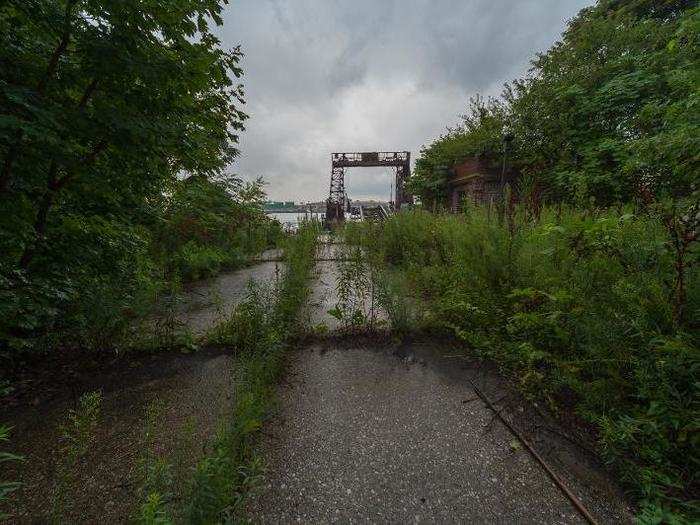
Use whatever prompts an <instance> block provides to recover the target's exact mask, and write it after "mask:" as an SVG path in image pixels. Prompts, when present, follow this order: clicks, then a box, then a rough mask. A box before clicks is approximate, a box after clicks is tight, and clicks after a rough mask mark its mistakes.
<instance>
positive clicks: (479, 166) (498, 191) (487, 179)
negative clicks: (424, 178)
mask: <svg viewBox="0 0 700 525" xmlns="http://www.w3.org/2000/svg"><path fill="white" fill-rule="evenodd" d="M514 178H515V174H514V173H513V172H507V173H506V174H505V177H504V178H503V180H504V183H508V182H512V181H513V180H514ZM504 186H505V184H504V185H501V173H500V170H498V169H493V168H491V167H489V166H488V165H487V164H486V163H485V162H483V161H481V160H479V159H476V158H472V159H467V160H465V161H464V162H462V163H461V164H458V165H456V166H455V167H454V168H453V169H452V171H451V173H450V177H449V179H448V190H449V191H448V202H447V206H448V208H449V209H450V210H451V211H452V212H458V211H461V209H462V205H463V202H464V201H465V200H468V201H470V202H473V203H476V204H490V203H492V202H497V201H498V200H499V199H501V197H502V195H503V190H504Z"/></svg>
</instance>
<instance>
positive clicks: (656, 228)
mask: <svg viewBox="0 0 700 525" xmlns="http://www.w3.org/2000/svg"><path fill="white" fill-rule="evenodd" d="M511 220H512V222H510V223H509V221H508V220H504V219H503V216H502V215H500V214H499V213H494V210H487V209H484V208H479V207H473V206H472V207H469V209H468V210H467V213H466V214H463V215H458V216H454V215H431V214H429V213H426V212H423V211H413V212H408V213H401V214H399V215H397V216H395V217H393V218H392V219H391V220H389V221H388V222H386V223H385V224H383V225H381V226H353V227H352V228H351V229H350V232H349V234H348V236H347V238H348V239H349V240H352V241H353V242H356V243H359V244H360V245H361V246H363V248H364V249H365V250H366V251H367V252H368V254H370V255H369V257H370V258H371V260H372V264H376V265H377V266H378V267H379V268H381V269H383V271H385V272H390V273H391V274H392V275H394V276H395V278H396V279H397V280H398V281H399V282H401V284H400V285H399V288H398V289H396V290H394V291H392V292H390V293H389V295H390V296H393V297H395V299H393V301H396V302H397V303H399V304H400V303H401V301H405V300H406V298H407V296H408V297H410V298H411V299H412V300H414V301H415V304H417V305H419V307H420V310H421V312H420V319H421V321H420V323H422V324H421V325H420V326H417V327H414V328H423V329H428V330H431V331H436V332H442V333H450V334H452V335H453V336H455V337H457V338H458V339H461V340H462V341H463V342H464V343H465V344H466V345H467V346H468V347H469V348H470V349H471V351H472V352H474V353H476V354H477V355H481V356H483V357H486V358H489V359H492V360H494V361H496V362H497V363H499V364H500V365H501V367H502V368H503V369H504V370H505V371H506V372H509V373H512V375H513V377H514V378H516V380H517V381H518V382H519V383H520V386H521V388H522V389H523V390H524V391H525V392H526V393H527V394H528V395H530V396H532V397H536V398H539V399H544V400H545V401H546V402H547V403H548V404H549V405H550V406H551V407H552V408H554V409H555V410H556V409H561V408H565V407H566V408H573V409H574V410H575V411H576V412H577V413H578V414H579V415H580V416H581V417H582V418H583V419H585V420H586V421H588V422H589V423H590V424H592V425H593V426H594V427H595V428H596V430H597V433H598V435H597V438H598V442H599V448H600V452H601V454H602V456H603V458H605V459H606V460H607V461H608V462H610V463H611V464H612V465H613V466H614V467H615V468H616V469H617V471H618V472H619V473H620V476H621V478H622V480H623V481H624V482H625V483H626V485H627V486H628V487H629V488H630V489H631V490H632V491H633V492H634V494H635V496H636V497H637V499H638V501H640V504H641V507H642V513H641V514H640V516H647V515H649V516H656V515H659V513H661V514H662V515H664V516H676V518H674V519H679V520H681V521H682V520H683V519H684V518H682V516H683V515H684V514H685V515H687V516H695V517H697V516H698V509H697V507H694V505H695V503H693V499H694V496H693V495H694V494H695V495H697V494H698V491H699V489H700V486H699V485H698V483H699V482H700V480H699V479H698V477H697V472H699V471H700V457H699V456H698V451H699V450H700V432H698V430H699V429H700V389H699V388H698V384H697V377H698V376H699V375H700V351H698V347H699V346H700V338H699V337H698V334H699V333H700V331H698V328H699V326H698V321H697V319H698V317H697V315H696V314H697V313H698V312H700V265H699V264H698V261H699V256H700V249H699V247H698V244H699V243H695V244H693V245H692V247H684V249H685V252H684V254H683V255H684V257H685V259H684V268H683V271H684V274H683V295H682V297H683V301H684V304H682V305H680V306H679V305H678V304H677V301H678V297H679V293H678V287H679V285H678V282H679V281H678V278H677V272H676V266H677V264H678V262H677V260H678V250H677V249H676V248H677V246H676V245H674V244H673V239H672V238H671V237H670V236H669V232H668V230H667V229H666V228H665V226H664V222H663V219H662V217H660V216H659V215H658V214H656V213H655V212H654V210H649V211H647V212H642V213H633V210H631V209H629V210H623V211H622V212H619V211H608V210H600V209H597V210H586V211H577V210H575V209H572V208H567V207H558V208H547V207H544V208H543V209H541V210H540V212H539V214H538V216H537V217H535V216H533V215H532V214H528V213H527V210H526V209H523V208H518V209H515V210H513V216H512V218H511ZM400 296H403V298H401V297H400ZM391 301H392V299H390V300H388V301H387V300H386V299H385V300H384V303H385V304H389V305H391ZM678 312H686V315H685V317H684V318H680V317H679V314H678Z"/></svg>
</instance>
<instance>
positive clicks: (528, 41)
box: [219, 0, 593, 200]
mask: <svg viewBox="0 0 700 525" xmlns="http://www.w3.org/2000/svg"><path fill="white" fill-rule="evenodd" d="M592 3H593V0H231V2H230V5H229V6H228V7H227V8H226V12H225V17H224V26H223V27H222V28H220V29H219V36H220V38H221V40H222V42H223V45H224V46H226V47H233V46H235V45H237V44H241V46H242V47H243V51H244V53H245V55H246V56H245V59H244V62H243V67H244V70H245V76H244V78H243V82H244V84H245V89H246V101H247V103H246V108H245V110H246V112H247V113H248V114H249V115H250V119H249V120H248V122H247V125H246V128H247V129H246V131H245V132H244V133H243V136H242V140H241V145H240V146H241V150H242V154H241V156H240V157H239V159H238V160H237V161H236V163H235V164H234V165H233V166H232V169H231V171H233V172H235V173H238V174H240V175H242V176H244V177H245V178H254V177H256V176H262V177H263V178H264V179H265V180H266V181H267V182H268V186H267V192H268V195H269V197H270V198H271V199H274V200H282V199H284V200H322V199H325V198H326V197H327V196H328V184H329V176H330V175H329V174H330V153H331V152H333V151H398V150H409V151H411V154H412V156H413V158H414V159H415V157H416V156H417V155H418V152H419V150H420V148H421V146H422V145H424V144H426V143H429V142H431V141H432V139H434V138H435V137H437V136H438V135H439V134H440V133H442V131H443V130H444V129H445V127H446V126H447V125H451V124H455V123H457V122H458V120H459V119H458V115H460V114H462V113H464V109H465V108H466V105H467V102H468V100H469V97H470V96H473V95H475V94H476V93H481V94H484V95H498V94H499V93H500V92H501V87H502V85H503V83H504V82H506V81H509V80H511V79H513V78H515V77H517V76H519V75H521V74H523V73H525V72H526V71H527V69H528V67H529V60H530V59H531V58H532V57H533V56H534V55H535V53H537V52H538V51H544V50H546V49H547V48H548V47H549V46H550V45H551V44H552V43H553V42H555V41H556V40H557V39H558V38H559V36H560V34H561V32H562V30H563V29H564V27H565V23H566V20H568V19H569V18H571V17H572V16H574V15H575V14H576V13H577V12H578V11H579V10H580V9H581V8H582V7H585V6H587V5H590V4H592ZM345 178H346V189H347V191H348V195H349V196H350V198H354V199H359V198H381V199H383V200H388V197H389V191H390V183H391V180H392V178H391V176H390V172H389V171H388V170H387V169H383V168H374V169H354V170H348V171H347V172H346V177H345Z"/></svg>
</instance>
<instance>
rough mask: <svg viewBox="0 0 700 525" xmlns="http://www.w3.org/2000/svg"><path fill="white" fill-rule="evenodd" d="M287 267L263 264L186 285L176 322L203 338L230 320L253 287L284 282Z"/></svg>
mask: <svg viewBox="0 0 700 525" xmlns="http://www.w3.org/2000/svg"><path fill="white" fill-rule="evenodd" d="M284 267H285V266H284V263H281V262H276V261H270V262H260V263H257V264H255V265H253V266H250V267H248V268H243V269H241V270H237V271H234V272H228V273H222V274H220V275H218V276H216V277H213V278H211V279H207V280H205V281H198V282H196V283H192V284H189V285H186V286H185V287H184V289H183V291H182V293H181V294H180V298H179V300H178V303H177V304H176V305H175V310H174V312H175V319H176V321H177V323H178V324H179V325H181V326H183V327H185V328H187V329H189V330H190V331H191V332H192V333H193V334H194V335H202V334H204V333H205V332H207V331H208V330H209V329H211V328H213V327H214V326H215V325H216V324H217V323H218V322H220V321H221V320H223V319H225V318H227V317H228V316H229V315H230V314H231V312H232V311H233V308H234V307H235V306H236V305H237V304H239V303H240V302H242V301H243V300H245V298H246V297H247V296H248V293H249V283H251V282H257V283H262V284H272V283H274V282H275V281H277V280H278V279H280V278H281V276H282V272H283V271H284Z"/></svg>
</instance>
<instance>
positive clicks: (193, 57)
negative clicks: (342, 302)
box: [0, 0, 281, 356]
mask: <svg viewBox="0 0 700 525" xmlns="http://www.w3.org/2000/svg"><path fill="white" fill-rule="evenodd" d="M225 3H226V2H225V1H224V0H203V1H200V0H177V1H165V0H147V1H142V0H125V1H121V0H120V1H108V2H97V1H93V0H29V1H27V0H10V1H8V2H3V3H2V6H0V64H1V65H2V66H1V67H0V209H1V210H2V212H1V213H0V354H3V355H9V356H14V355H16V354H17V353H18V352H20V351H25V350H49V349H53V348H55V347H56V346H68V347H71V346H83V347H89V348H95V349H102V348H114V347H119V346H120V345H122V344H124V341H125V340H126V339H127V338H128V336H129V330H130V328H131V327H133V326H134V324H135V320H138V319H141V318H144V317H145V316H146V315H147V314H148V311H149V309H150V308H151V306H152V304H153V302H154V300H155V299H156V297H157V294H158V292H159V291H160V290H161V289H162V287H163V283H164V281H166V280H168V279H171V278H174V277H175V276H178V277H179V278H184V279H197V278H200V277H206V276H209V275H212V274H214V273H216V272H217V271H219V270H220V269H227V268H235V267H238V266H241V265H242V264H244V263H245V261H246V259H247V257H248V256H249V255H251V254H253V253H257V252H259V251H260V250H262V249H265V248H266V247H268V246H270V245H271V244H273V243H274V242H275V241H276V240H277V238H278V237H279V235H280V232H281V227H280V226H279V225H276V224H275V223H274V222H272V221H270V220H267V219H266V218H265V215H264V213H263V211H262V202H263V201H264V192H263V185H262V182H261V181H260V180H258V181H254V182H252V183H249V184H245V183H243V182H242V181H241V180H240V179H238V178H237V177H235V176H227V175H225V174H224V169H225V168H226V167H227V166H228V165H229V164H230V162H231V161H232V160H233V159H234V158H235V156H236V155H237V153H238V151H237V148H236V143H237V140H238V133H239V132H240V131H241V130H242V129H243V122H244V121H245V119H246V115H245V114H244V113H243V112H242V111H241V107H242V105H243V90H242V87H241V86H240V85H239V84H238V83H237V81H236V79H237V78H239V77H240V76H241V75H242V71H241V69H240V67H239V60H240V58H241V51H240V49H238V48H235V49H232V50H224V49H222V48H221V46H220V43H219V41H218V39H217V38H216V37H215V36H214V34H213V29H212V25H220V24H221V23H222V19H221V16H220V15H221V11H222V8H223V5H224V4H225Z"/></svg>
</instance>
